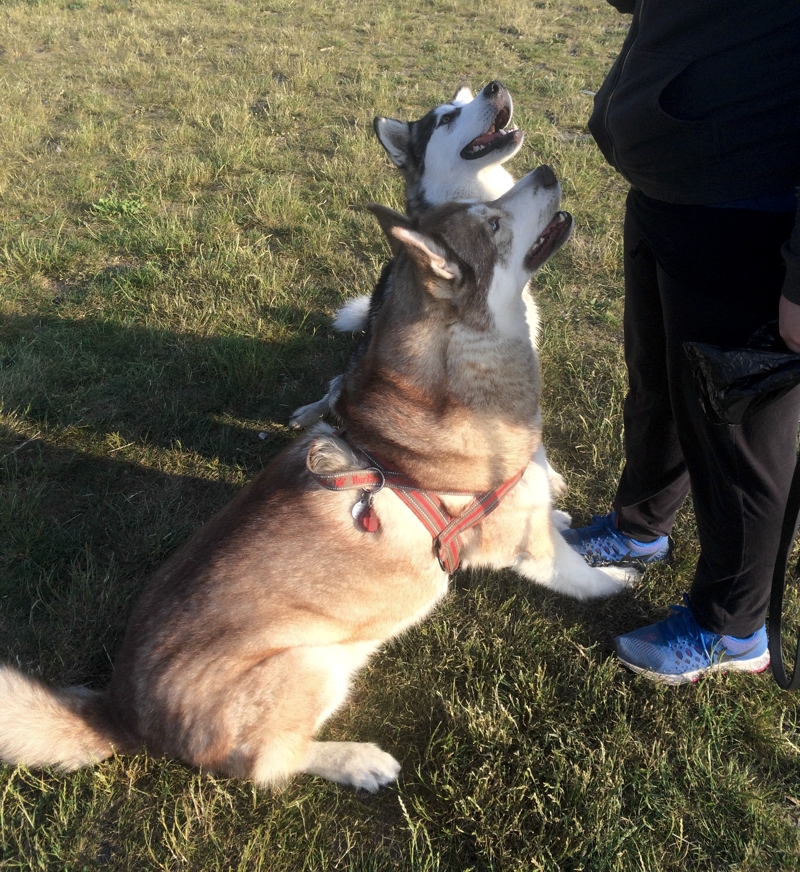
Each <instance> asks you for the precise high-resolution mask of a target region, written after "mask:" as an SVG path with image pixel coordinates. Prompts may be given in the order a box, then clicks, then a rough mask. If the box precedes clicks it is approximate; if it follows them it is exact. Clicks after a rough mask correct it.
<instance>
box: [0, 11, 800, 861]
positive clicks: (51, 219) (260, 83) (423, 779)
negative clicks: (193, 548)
mask: <svg viewBox="0 0 800 872" xmlns="http://www.w3.org/2000/svg"><path fill="white" fill-rule="evenodd" d="M626 27H627V21H626V19H625V18H624V17H622V16H619V15H617V14H616V13H615V11H614V10H613V9H612V8H611V7H609V6H606V5H604V4H603V3H601V2H600V0H578V2H567V0H538V2H534V3H529V4H519V3H511V2H509V0H495V2H492V3H485V2H480V0H477V2H474V3H471V4H456V3H455V2H448V0H420V2H419V3H417V4H413V5H411V4H389V3H386V2H383V0H347V2H344V0H329V2H326V3H321V2H318V0H274V2H260V0H257V2H252V3H244V2H234V0H189V2H174V0H141V2H139V0H137V2H135V3H133V2H130V3H129V2H118V0H105V2H96V0H75V2H64V0H39V2H35V0H28V2H20V0H0V80H1V83H0V130H1V131H2V136H0V210H1V211H0V215H2V222H0V657H2V659H3V660H5V661H9V662H13V663H16V664H18V665H20V666H21V667H23V668H25V669H28V670H30V671H32V672H34V673H36V674H39V675H41V676H43V677H44V678H46V679H48V680H52V681H55V682H60V683H67V682H86V683H89V684H93V685H96V686H102V684H103V683H104V682H105V681H106V679H107V677H108V675H109V673H110V670H111V663H112V662H113V655H114V650H115V648H116V645H117V644H118V642H119V640H120V637H121V634H122V632H123V629H124V626H125V620H126V615H127V613H128V610H129V607H130V603H131V601H132V600H133V599H134V598H135V596H136V594H137V592H138V590H139V589H140V587H141V585H142V582H143V580H144V579H145V578H146V577H147V575H148V574H149V573H150V572H151V571H152V570H153V569H154V567H156V566H157V565H158V564H159V563H160V562H161V561H162V560H163V559H164V557H165V556H166V555H167V554H169V553H170V552H171V551H172V550H173V549H174V548H175V547H176V546H177V545H178V544H180V542H182V541H183V540H184V539H185V538H186V537H187V535H188V534H189V532H190V531H191V530H193V529H195V528H196V527H197V526H198V525H199V524H201V523H202V522H203V520H205V519H206V518H208V517H209V516H210V515H211V514H213V513H214V512H215V511H216V510H217V509H218V508H219V507H220V506H222V505H223V504H224V503H225V502H226V501H227V500H228V499H229V498H230V497H231V495H232V494H233V493H235V492H236V490H237V489H238V488H239V487H240V486H241V485H242V484H243V483H244V482H245V481H246V480H248V479H249V478H251V477H252V476H253V475H254V474H255V473H256V472H257V471H258V470H259V469H260V468H261V467H262V466H264V465H265V464H266V463H268V462H269V460H270V459H271V458H272V457H273V456H274V455H275V454H276V453H277V452H278V451H279V449H280V448H281V447H282V446H284V445H285V444H286V443H288V441H289V440H290V438H291V436H290V433H289V432H288V430H287V427H286V422H287V420H288V417H289V413H290V412H291V410H292V409H293V408H294V407H295V406H297V405H299V404H300V403H302V402H307V401H309V400H312V399H316V398H317V397H318V395H320V392H321V391H322V390H323V389H324V386H325V384H326V382H327V379H328V378H329V377H330V376H332V375H333V374H335V373H337V372H339V371H340V370H341V367H342V365H343V362H344V361H345V359H346V357H347V355H348V353H349V347H350V343H349V342H348V340H347V338H346V337H339V336H336V335H333V334H332V333H331V332H330V331H329V330H328V326H327V325H328V323H329V320H330V316H331V314H332V312H333V311H334V310H335V308H336V307H337V306H338V305H339V304H340V303H341V302H342V301H343V300H345V299H347V298H348V297H350V296H352V295H353V294H356V293H363V292H366V291H367V290H369V289H370V287H371V285H372V282H373V281H374V279H375V277H376V276H377V273H378V270H379V268H380V265H381V263H382V262H383V259H384V258H385V256H386V249H385V245H384V243H383V242H382V240H381V238H380V234H379V232H378V230H377V228H376V226H375V225H374V221H373V220H372V219H371V217H370V216H369V215H368V214H365V212H364V211H363V210H362V209H360V208H359V207H360V205H361V204H363V203H365V202H369V201H379V202H383V203H387V204H389V205H393V206H395V207H401V206H402V202H403V200H402V190H401V187H400V183H399V178H398V176H397V174H396V173H395V172H394V171H393V170H391V169H390V167H389V166H388V163H387V161H386V160H385V159H384V158H383V156H382V152H381V149H380V147H379V145H378V143H377V142H376V141H375V139H374V137H373V134H372V131H371V120H372V117H373V116H374V115H375V114H378V113H381V114H389V115H395V116H398V117H418V116H419V115H420V114H421V113H422V112H424V111H426V110H427V109H428V108H429V107H430V106H431V105H433V104H434V103H438V102H440V101H441V100H442V99H443V98H446V97H448V96H449V95H450V93H451V92H452V91H454V90H455V88H456V86H457V85H459V84H461V83H467V84H471V85H472V86H473V87H478V86H480V85H482V84H483V83H485V82H486V81H488V80H489V79H491V78H495V77H499V78H502V79H503V81H504V82H505V83H506V85H507V86H508V87H509V89H510V90H511V92H512V94H513V95H514V98H515V107H516V120H517V122H518V123H519V124H520V126H521V127H522V128H523V129H524V130H525V131H526V132H527V141H526V145H525V146H524V149H523V151H522V153H521V154H520V155H519V156H518V157H517V158H516V159H515V161H514V163H513V167H512V168H513V169H514V171H515V172H517V173H519V174H521V173H522V172H524V171H525V170H526V169H530V168H532V167H533V166H535V165H537V164H538V163H541V162H547V163H549V164H551V165H552V166H553V167H554V168H555V169H556V171H557V173H558V175H559V176H560V177H561V178H562V181H563V184H564V189H565V197H566V203H565V205H566V208H569V209H570V210H571V211H572V212H573V213H574V214H575V216H576V219H577V226H578V231H577V233H576V236H575V238H574V240H573V242H572V243H571V244H570V246H568V247H567V248H566V249H565V250H564V251H562V252H561V253H560V254H559V255H558V257H557V258H556V259H555V260H554V262H553V263H552V264H551V265H549V266H548V267H547V268H546V269H545V270H544V271H543V272H542V274H541V275H540V277H539V280H538V295H539V300H540V304H541V309H542V314H543V323H544V336H543V341H542V365H543V374H544V383H545V393H546V395H545V424H546V441H547V444H548V448H549V452H550V456H551V458H552V459H553V461H554V464H555V465H556V466H557V468H559V469H560V470H563V472H564V474H565V475H566V477H567V478H568V481H569V484H570V493H569V496H568V497H567V500H566V504H565V505H566V508H568V509H569V510H570V511H571V512H572V513H573V515H574V516H575V517H576V519H577V520H579V521H583V520H585V519H586V518H587V517H588V516H589V515H590V514H591V513H592V512H593V511H596V510H599V509H601V508H602V507H603V506H605V505H607V504H608V501H609V499H610V497H611V494H612V492H613V488H614V486H615V483H616V479H617V475H618V473H619V470H620V464H621V461H622V443H621V411H620V410H621V401H622V398H623V395H624V391H625V375H624V368H623V364H622V347H621V320H620V319H621V294H620V288H621V275H620V224H621V214H622V199H623V197H624V192H625V188H624V184H623V182H622V180H621V179H620V178H618V177H617V176H616V175H615V174H614V173H613V171H611V170H610V169H609V168H608V167H606V165H605V164H604V163H603V161H602V158H601V157H600V155H599V153H598V151H597V149H596V148H595V146H594V145H593V143H592V141H591V140H590V139H588V138H587V136H586V131H585V121H586V118H587V116H588V113H589V111H590V108H591V97H590V95H588V94H586V93H583V92H591V91H594V90H596V89H597V87H598V86H599V84H600V82H601V81H602V78H603V75H604V72H605V71H606V70H607V68H608V67H609V66H610V63H611V61H612V59H613V57H614V55H615V52H616V50H617V49H618V47H619V45H620V44H621V41H622V39H623V37H624V33H625V30H626ZM675 542H676V559H675V560H674V562H673V563H672V564H671V565H670V566H669V567H659V568H655V569H652V570H649V571H648V573H647V574H646V576H645V579H644V581H643V583H642V585H641V586H640V588H639V589H637V590H636V591H634V592H631V593H630V594H626V595H624V596H619V597H616V598H613V599H611V600H607V601H601V602H596V603H592V604H591V605H581V604H578V603H575V602H572V601H568V600H565V599H563V598H561V597H558V596H555V595H552V594H549V593H548V592H546V591H543V590H541V589H538V588H531V587H530V586H528V585H527V584H525V583H524V582H522V581H521V580H519V579H517V578H516V577H514V576H513V575H511V574H510V573H477V572H476V573H462V574H460V575H458V576H457V577H456V578H455V579H454V583H453V592H452V594H451V595H450V597H448V599H447V600H446V601H445V602H444V603H443V604H442V606H441V607H440V608H439V609H438V610H437V611H436V612H435V614H434V615H433V617H432V618H430V619H429V620H428V621H427V622H426V623H425V624H423V625H421V626H420V627H418V628H415V629H413V630H412V631H410V632H408V633H406V634H405V635H404V636H403V637H402V638H400V639H399V640H397V641H396V642H395V643H394V644H392V645H390V646H388V647H387V648H386V649H385V650H384V651H383V652H382V653H381V654H380V655H379V656H378V657H377V658H376V660H375V662H374V664H373V665H372V666H371V667H370V668H369V669H368V670H367V671H366V672H365V673H363V674H362V675H361V676H359V678H358V680H357V682H356V687H355V689H354V693H353V695H352V699H351V702H350V703H349V704H348V706H347V707H346V708H345V709H344V710H343V711H342V712H340V713H339V714H338V715H337V716H336V717H335V718H334V719H333V720H332V722H331V723H330V726H329V727H328V728H327V729H326V732H327V734H328V735H329V736H330V737H333V738H337V737H343V736H349V737H355V738H361V739H365V740H375V741H379V742H380V743H381V744H382V745H383V746H384V747H385V748H387V750H390V751H391V752H392V753H394V754H395V755H396V756H397V757H398V758H399V759H400V760H401V762H402V763H403V771H402V773H401V777H400V780H399V782H398V784H397V786H396V787H392V788H389V789H385V790H383V791H382V792H381V793H379V794H378V795H376V796H368V795H364V794H356V793H353V792H350V791H348V790H345V789H342V788H339V787H336V786H334V785H332V784H328V783H323V782H320V781H317V780H314V779H311V778H298V779H296V780H295V781H294V782H293V783H292V784H291V785H289V786H288V787H287V788H286V789H285V790H283V791H281V792H278V793H274V794H268V793H258V792H256V791H255V790H254V789H253V787H252V786H251V785H249V784H245V783H239V782H233V781H226V780H222V779H214V778H211V777H208V776H206V775H204V774H202V773H198V772H195V771H192V770H190V769H188V768H187V767H185V766H183V765H182V764H180V763H176V762H164V761H160V760H153V759H149V758H147V757H137V758H119V759H114V760H111V761H108V762H106V763H104V764H102V765H100V766H98V767H97V768H95V769H93V770H89V771H85V772H80V773H76V774H73V775H70V776H67V777H62V776H57V775H55V774H54V773H51V772H39V771H28V770H26V769H25V768H16V769H15V768H10V767H4V768H0V869H20V870H22V869H24V870H28V869H33V870H88V869H92V870H93V869H114V870H151V869H152V870H181V869H187V870H202V872H206V870H390V869H392V870H394V869H396V870H419V872H423V870H424V872H428V870H444V872H447V870H459V872H460V870H496V872H501V870H502V872H506V870H574V872H578V870H587V872H588V870H620V872H630V870H639V869H640V870H648V872H649V870H654V869H658V870H685V869H697V870H714V872H718V870H737V872H744V870H759V872H763V870H765V869H768V870H793V869H800V776H798V764H799V763H800V748H799V747H798V743H799V742H800V738H799V730H800V721H799V719H798V707H797V702H796V700H795V698H794V697H792V696H790V695H788V694H784V693H782V692H780V691H779V690H778V689H777V687H776V685H775V684H774V683H773V682H772V681H771V679H770V678H769V676H762V677H761V678H753V677H747V676H728V677H718V678H711V679H708V680H705V681H702V682H701V683H700V684H699V685H697V686H692V687H688V688H673V689H665V688H661V687H658V686H654V685H652V684H650V683H649V682H647V681H646V680H644V679H641V678H636V677H633V676H631V675H629V674H627V673H625V672H624V671H623V670H622V669H620V668H619V667H618V666H617V665H616V663H615V661H614V659H613V658H612V657H611V656H610V655H611V638H612V637H613V636H614V635H615V634H616V633H619V632H625V631H626V630H629V629H632V628H633V627H635V626H637V625H639V624H641V623H643V622H645V621H648V620H651V619H656V618H658V617H660V616H661V615H662V614H663V612H664V611H665V609H666V606H667V605H668V604H669V603H670V602H674V601H676V600H677V599H678V598H679V596H680V592H681V591H682V590H683V589H685V588H686V586H687V585H688V583H689V581H690V579H691V573H692V567H693V563H694V560H695V559H696V556H697V545H696V538H695V534H694V529H693V522H692V515H691V506H687V507H686V509H685V511H684V512H683V513H682V514H681V516H680V518H679V522H678V526H677V528H676V530H675ZM789 613H790V616H791V617H792V618H793V620H792V621H791V622H790V632H796V630H797V622H796V615H797V607H796V602H795V601H794V599H793V600H792V602H791V603H790V606H789ZM1 704H2V701H1V700H0V705H1Z"/></svg>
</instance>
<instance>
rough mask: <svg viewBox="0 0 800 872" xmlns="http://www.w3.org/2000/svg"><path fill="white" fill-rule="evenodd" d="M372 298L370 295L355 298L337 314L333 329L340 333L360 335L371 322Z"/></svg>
mask: <svg viewBox="0 0 800 872" xmlns="http://www.w3.org/2000/svg"><path fill="white" fill-rule="evenodd" d="M369 308H370V298H369V295H368V294H365V295H364V296H362V297H353V299H352V300H348V301H347V302H346V303H345V304H344V306H342V308H341V309H339V310H338V311H337V313H336V317H335V318H334V319H333V324H332V326H333V329H334V330H337V331H338V332H339V333H350V332H352V333H360V332H361V331H362V330H363V329H364V328H365V327H366V326H367V323H368V322H369Z"/></svg>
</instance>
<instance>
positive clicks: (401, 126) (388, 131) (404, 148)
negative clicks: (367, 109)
mask: <svg viewBox="0 0 800 872" xmlns="http://www.w3.org/2000/svg"><path fill="white" fill-rule="evenodd" d="M372 127H373V129H374V130H375V135H376V136H377V137H378V140H379V142H380V144H381V145H382V146H383V147H384V149H386V154H388V155H389V160H391V162H392V163H393V164H394V165H395V166H396V167H397V168H398V169H400V170H402V169H403V168H404V167H405V165H406V163H407V161H408V146H409V143H410V142H411V125H410V124H409V123H408V122H407V121H398V120H397V119H396V118H384V117H382V116H380V115H379V116H378V117H377V118H376V119H375V120H374V121H373V122H372Z"/></svg>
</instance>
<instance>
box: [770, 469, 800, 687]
mask: <svg viewBox="0 0 800 872" xmlns="http://www.w3.org/2000/svg"><path fill="white" fill-rule="evenodd" d="M798 521H800V455H798V456H797V465H796V466H795V468H794V475H793V476H792V484H791V486H790V488H789V497H788V499H787V500H786V511H785V513H784V515H783V526H782V527H781V539H780V545H778V556H777V558H776V560H775V572H774V573H773V575H772V594H771V595H770V600H769V618H768V629H769V656H770V659H771V661H772V674H773V675H774V676H775V681H777V682H778V685H779V687H781V688H783V689H784V690H797V689H798V688H800V639H798V642H797V652H796V653H795V657H794V670H793V672H792V677H791V678H787V677H786V671H785V670H784V668H783V648H782V644H781V623H782V621H783V593H784V590H785V589H786V565H787V563H788V562H789V554H790V552H791V550H792V545H793V544H794V538H795V536H796V535H797V526H798ZM798 569H800V564H799V565H798V567H797V568H795V575H797V574H798Z"/></svg>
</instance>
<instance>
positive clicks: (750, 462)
mask: <svg viewBox="0 0 800 872" xmlns="http://www.w3.org/2000/svg"><path fill="white" fill-rule="evenodd" d="M793 223H794V214H788V213H770V212H756V211H751V210H745V209H718V208H713V207H706V206H683V205H674V204H668V203H661V202H659V201H656V200H652V199H649V198H647V197H645V196H644V195H643V194H642V193H641V192H638V191H631V193H630V194H629V196H628V202H627V210H626V217H625V240H624V257H625V319H624V326H625V360H626V364H627V368H628V378H629V392H628V395H627V397H626V400H625V405H624V426H625V457H626V464H625V468H624V470H623V473H622V477H621V480H620V482H619V486H618V489H617V494H616V498H615V501H614V508H615V509H616V511H617V513H618V515H619V522H620V528H621V529H622V530H623V531H624V532H626V533H628V534H629V535H632V536H633V537H636V536H637V535H639V536H648V535H650V536H653V535H665V534H669V532H670V530H671V529H672V525H673V523H674V521H675V515H676V513H677V511H678V509H679V508H680V506H681V503H683V501H684V499H685V498H686V495H687V494H688V493H689V490H690V489H691V492H692V498H693V502H694V510H695V515H696V518H697V532H698V537H699V540H700V547H701V553H700V559H699V561H698V564H697V569H696V572H695V577H694V581H693V583H692V587H691V589H690V591H689V596H690V599H691V604H692V611H693V613H694V615H695V618H696V619H697V621H698V623H699V624H700V625H701V626H702V627H704V628H705V629H707V630H711V631H712V632H717V633H726V634H729V635H733V636H748V635H750V633H753V632H754V631H755V630H757V629H758V628H759V627H760V626H761V625H762V624H763V623H764V619H765V616H766V611H767V605H768V602H769V592H770V583H771V579H772V571H773V567H774V564H775V556H776V553H777V548H778V539H779V536H780V528H781V521H782V518H783V511H784V507H785V505H786V499H787V495H788V490H789V484H790V481H791V477H792V471H793V469H794V465H795V459H796V451H797V424H798V419H800V390H798V389H796V390H794V391H791V392H790V393H789V394H787V395H786V396H785V397H783V398H782V399H781V400H778V401H777V402H776V403H774V404H773V405H772V406H770V407H768V408H767V409H765V410H764V411H763V412H761V413H759V414H757V415H756V416H755V417H754V418H753V419H751V421H750V422H748V423H747V424H744V425H741V426H731V425H716V424H712V423H710V421H709V420H708V419H707V418H706V416H705V414H704V412H703V410H702V408H701V406H700V404H699V401H698V399H697V394H696V392H695V388H694V385H693V383H692V378H691V373H690V370H689V367H688V361H687V358H686V356H685V353H684V351H683V348H682V344H683V343H684V342H687V341H698V342H706V343H709V344H713V345H719V346H722V347H727V348H734V347H742V346H745V345H746V344H747V341H748V339H749V337H750V335H751V334H752V333H753V332H754V331H755V330H756V329H757V328H758V327H760V326H761V325H762V324H765V323H767V322H768V321H772V320H775V319H776V318H777V317H778V301H779V298H780V289H781V285H782V283H783V278H784V266H783V261H782V258H781V255H780V247H781V245H782V243H783V242H785V241H786V239H788V238H789V235H790V233H791V229H792V225H793Z"/></svg>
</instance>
